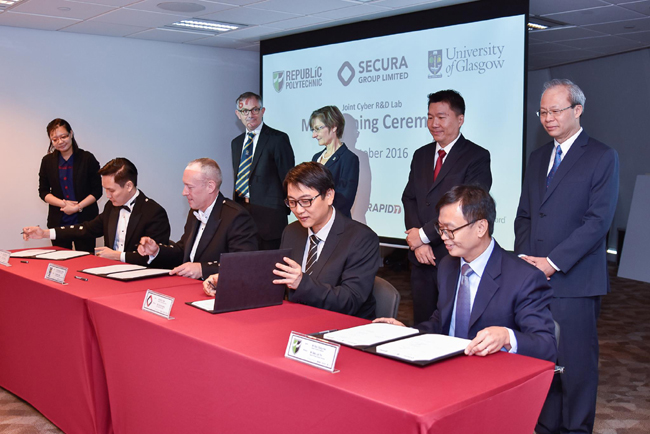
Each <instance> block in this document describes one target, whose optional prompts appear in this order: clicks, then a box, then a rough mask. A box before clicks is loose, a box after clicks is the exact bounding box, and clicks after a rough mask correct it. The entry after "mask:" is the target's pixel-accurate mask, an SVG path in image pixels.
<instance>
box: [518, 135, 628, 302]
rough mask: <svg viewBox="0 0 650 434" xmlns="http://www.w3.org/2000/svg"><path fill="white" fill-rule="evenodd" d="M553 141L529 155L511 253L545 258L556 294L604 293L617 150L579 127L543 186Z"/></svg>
mask: <svg viewBox="0 0 650 434" xmlns="http://www.w3.org/2000/svg"><path fill="white" fill-rule="evenodd" d="M553 146H554V144H553V142H551V143H548V144H546V145H544V146H542V147H541V148H539V149H537V150H536V151H534V152H533V153H532V154H531V156H530V159H529V162H528V168H527V170H526V176H525V178H524V185H523V187H522V192H521V199H520V201H519V208H518V209H517V217H516V219H515V252H516V253H518V254H526V255H533V256H541V257H548V258H550V259H551V261H553V263H554V264H555V265H557V266H558V267H559V268H560V270H561V271H560V272H557V273H555V274H553V276H551V286H553V291H554V296H555V297H587V296H597V295H604V294H606V293H607V292H609V277H608V273H607V254H606V252H607V246H606V241H607V240H606V237H607V231H608V230H609V228H610V226H611V224H612V220H613V218H614V212H615V211H616V201H617V198H618V175H619V168H618V154H617V153H616V151H615V150H613V149H611V148H610V147H608V146H606V145H604V144H602V143H600V142H599V141H597V140H594V139H592V138H590V137H589V136H588V135H587V133H585V132H584V131H583V132H582V133H581V134H580V135H579V136H578V138H577V139H576V141H575V142H574V143H573V145H572V146H571V149H569V152H567V153H566V155H565V157H564V159H563V160H562V163H561V164H560V166H559V168H558V170H557V172H556V173H555V176H554V177H553V180H552V182H551V184H550V185H549V188H548V190H546V173H547V171H548V166H549V161H550V159H551V153H552V152H553Z"/></svg>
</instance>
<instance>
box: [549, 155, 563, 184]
mask: <svg viewBox="0 0 650 434" xmlns="http://www.w3.org/2000/svg"><path fill="white" fill-rule="evenodd" d="M561 162H562V148H561V147H560V145H557V148H555V161H553V167H552V168H551V171H550V172H548V175H547V176H546V189H547V190H548V186H549V185H551V181H552V180H553V177H554V176H555V172H557V168H558V167H560V163H561Z"/></svg>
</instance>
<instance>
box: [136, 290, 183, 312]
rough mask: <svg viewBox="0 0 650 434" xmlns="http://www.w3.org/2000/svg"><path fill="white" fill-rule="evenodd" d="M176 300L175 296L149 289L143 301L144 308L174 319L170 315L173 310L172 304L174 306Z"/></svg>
mask: <svg viewBox="0 0 650 434" xmlns="http://www.w3.org/2000/svg"><path fill="white" fill-rule="evenodd" d="M174 300H175V299H174V297H170V296H168V295H165V294H160V293H158V292H155V291H152V290H150V289H147V293H146V294H145V296H144V301H143V302H142V310H145V311H147V312H151V313H154V314H156V315H159V316H162V317H163V318H167V319H174V318H173V317H171V316H169V314H170V313H171V311H172V306H174Z"/></svg>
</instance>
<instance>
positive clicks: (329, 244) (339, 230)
mask: <svg viewBox="0 0 650 434" xmlns="http://www.w3.org/2000/svg"><path fill="white" fill-rule="evenodd" d="M343 232H345V222H344V221H343V216H342V215H341V214H338V215H337V216H336V217H335V218H334V223H332V229H330V233H329V234H328V235H327V240H326V241H325V245H324V246H323V250H321V252H320V255H318V259H317V260H316V263H315V264H314V266H313V268H312V272H311V275H312V276H318V274H319V273H320V272H321V271H322V270H323V266H324V265H325V264H326V263H327V261H328V260H329V258H330V256H332V253H334V250H336V246H337V245H338V244H339V241H340V240H341V238H342V236H343ZM306 242H307V241H306V240H305V243H306ZM303 254H304V251H303Z"/></svg>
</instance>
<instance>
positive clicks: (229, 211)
mask: <svg viewBox="0 0 650 434" xmlns="http://www.w3.org/2000/svg"><path fill="white" fill-rule="evenodd" d="M221 179H222V178H221V169H220V168H219V165H218V164H217V163H216V161H214V160H212V159H210V158H199V159H198V160H194V161H192V162H190V163H189V164H188V165H187V167H186V168H185V171H184V172H183V184H184V187H183V196H185V197H187V202H188V203H189V205H190V208H191V209H190V211H189V213H188V215H187V222H186V223H185V232H184V233H183V236H182V237H181V239H180V241H178V242H177V243H170V245H161V244H157V243H156V242H155V241H154V240H152V239H151V238H149V237H144V238H142V240H141V241H140V246H139V247H138V252H139V253H140V254H141V255H149V261H150V263H151V265H153V266H156V267H162V268H171V267H175V268H174V269H173V270H172V271H171V272H170V274H178V275H179V276H185V277H189V278H192V279H205V278H207V277H208V276H209V275H211V274H214V273H218V272H219V256H220V255H221V254H222V253H229V252H244V251H251V250H257V228H256V227H255V223H254V222H253V219H252V218H251V216H250V214H248V212H247V211H246V210H245V209H244V208H242V207H241V205H238V204H236V203H235V202H233V201H232V200H230V199H226V198H225V197H224V196H223V194H221V192H220V191H219V188H221Z"/></svg>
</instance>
